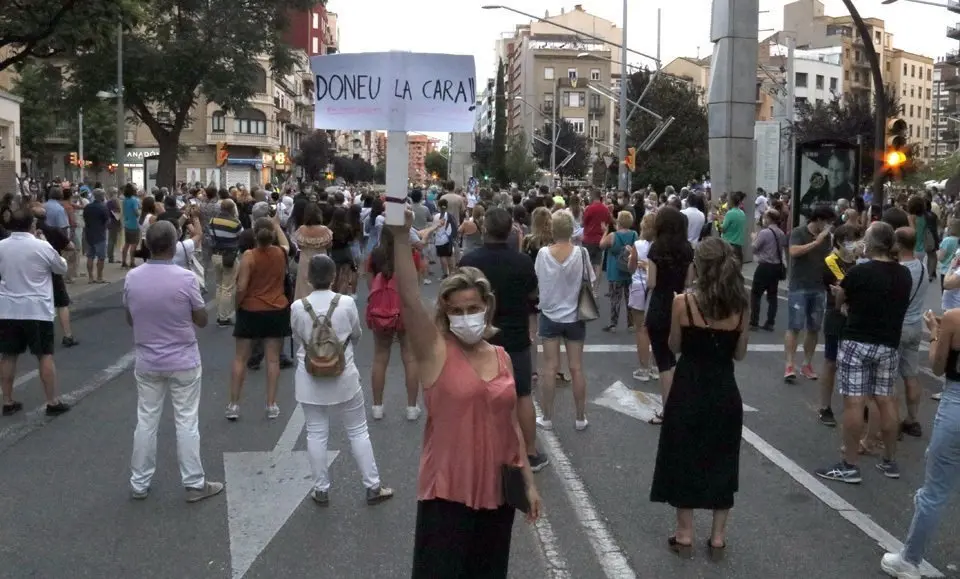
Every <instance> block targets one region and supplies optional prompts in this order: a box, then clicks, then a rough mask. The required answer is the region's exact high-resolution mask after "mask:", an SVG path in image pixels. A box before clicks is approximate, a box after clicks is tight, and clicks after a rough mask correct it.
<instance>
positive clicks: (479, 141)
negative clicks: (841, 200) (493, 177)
mask: <svg viewBox="0 0 960 579" xmlns="http://www.w3.org/2000/svg"><path fill="white" fill-rule="evenodd" d="M470 156H471V157H472V158H473V174H474V176H475V177H477V178H478V179H484V178H486V177H490V174H491V173H492V172H493V139H491V138H490V137H487V136H484V135H479V134H478V135H476V137H475V138H474V148H473V153H472V154H471V155H470Z"/></svg>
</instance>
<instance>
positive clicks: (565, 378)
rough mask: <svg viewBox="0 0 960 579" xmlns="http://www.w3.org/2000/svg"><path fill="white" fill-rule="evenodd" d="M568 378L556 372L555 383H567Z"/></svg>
mask: <svg viewBox="0 0 960 579" xmlns="http://www.w3.org/2000/svg"><path fill="white" fill-rule="evenodd" d="M569 381H570V377H569V376H567V375H566V374H564V373H563V372H557V382H569Z"/></svg>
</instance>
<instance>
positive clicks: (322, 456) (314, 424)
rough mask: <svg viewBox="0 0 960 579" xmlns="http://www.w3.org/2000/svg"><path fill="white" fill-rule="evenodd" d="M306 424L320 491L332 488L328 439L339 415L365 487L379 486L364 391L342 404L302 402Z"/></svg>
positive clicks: (359, 391) (378, 474) (315, 487)
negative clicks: (334, 416)
mask: <svg viewBox="0 0 960 579" xmlns="http://www.w3.org/2000/svg"><path fill="white" fill-rule="evenodd" d="M300 406H302V407H303V416H304V419H305V421H306V427H307V452H308V453H309V455H310V465H311V466H312V467H313V488H314V489H316V490H318V491H327V490H329V489H330V475H329V472H328V470H329V469H328V466H327V441H328V440H329V439H330V416H331V415H339V416H340V418H341V420H343V426H344V428H346V429H347V436H348V437H349V438H350V449H351V451H352V452H353V458H354V460H356V461H357V467H358V468H359V469H360V477H361V478H362V479H363V486H364V487H365V488H368V489H372V488H376V487H378V486H380V473H379V472H377V461H376V459H374V457H373V444H371V443H370V433H369V432H368V431H367V411H366V408H364V405H363V390H358V391H357V394H356V396H354V397H353V398H351V399H350V400H347V401H346V402H343V403H341V404H333V405H331V406H319V405H317V404H302V403H301V404H300Z"/></svg>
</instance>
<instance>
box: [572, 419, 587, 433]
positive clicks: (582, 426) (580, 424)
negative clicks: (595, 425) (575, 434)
mask: <svg viewBox="0 0 960 579" xmlns="http://www.w3.org/2000/svg"><path fill="white" fill-rule="evenodd" d="M588 426H590V421H589V420H587V417H586V416H584V417H583V420H577V421H576V422H574V424H573V427H574V428H576V429H577V430H586V429H587V427H588Z"/></svg>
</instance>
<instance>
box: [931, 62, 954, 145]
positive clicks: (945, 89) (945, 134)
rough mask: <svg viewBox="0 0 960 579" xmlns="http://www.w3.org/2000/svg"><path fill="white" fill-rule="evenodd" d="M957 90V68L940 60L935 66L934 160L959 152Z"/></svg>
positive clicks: (932, 137) (932, 138)
mask: <svg viewBox="0 0 960 579" xmlns="http://www.w3.org/2000/svg"><path fill="white" fill-rule="evenodd" d="M951 89H953V90H951ZM957 89H960V75H958V73H957V67H956V66H954V65H952V64H949V63H947V62H946V60H945V59H940V60H939V61H937V62H936V63H935V64H934V66H933V127H932V129H931V130H932V132H933V135H932V136H931V141H932V142H931V147H932V149H933V152H932V155H931V157H932V158H933V159H942V158H944V157H948V156H950V155H952V154H954V153H955V152H957V149H958V146H960V131H958V128H960V115H958V112H960V107H958V104H957V103H958V100H960V99H958V95H957Z"/></svg>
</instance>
